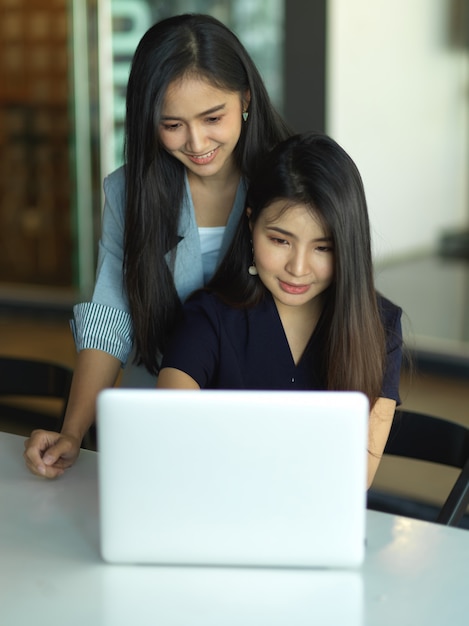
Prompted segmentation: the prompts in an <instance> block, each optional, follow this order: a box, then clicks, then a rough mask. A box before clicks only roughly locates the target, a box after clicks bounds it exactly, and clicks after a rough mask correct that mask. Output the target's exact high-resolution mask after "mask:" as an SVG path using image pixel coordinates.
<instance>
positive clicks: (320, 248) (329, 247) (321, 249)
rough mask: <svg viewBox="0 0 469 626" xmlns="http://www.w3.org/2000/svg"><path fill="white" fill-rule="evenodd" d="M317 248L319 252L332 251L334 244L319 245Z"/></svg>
mask: <svg viewBox="0 0 469 626" xmlns="http://www.w3.org/2000/svg"><path fill="white" fill-rule="evenodd" d="M316 250H317V251H318V252H332V250H333V248H332V246H318V247H317V248H316Z"/></svg>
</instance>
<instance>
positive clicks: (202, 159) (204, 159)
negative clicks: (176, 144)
mask: <svg viewBox="0 0 469 626" xmlns="http://www.w3.org/2000/svg"><path fill="white" fill-rule="evenodd" d="M216 152H217V148H215V149H214V150H210V152H206V153H205V154H200V155H197V154H186V156H187V158H188V159H189V160H190V161H192V162H193V163H197V164H198V165H205V164H206V163H210V162H211V161H212V160H213V159H214V157H215V154H216Z"/></svg>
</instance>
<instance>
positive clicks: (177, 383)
mask: <svg viewBox="0 0 469 626" xmlns="http://www.w3.org/2000/svg"><path fill="white" fill-rule="evenodd" d="M156 387H157V389H200V387H199V385H198V384H197V383H196V382H195V380H194V379H193V378H192V377H191V376H189V375H188V374H186V373H185V372H182V371H181V370H177V369H175V368H174V367H164V368H163V369H162V370H161V372H160V373H159V375H158V382H157V385H156Z"/></svg>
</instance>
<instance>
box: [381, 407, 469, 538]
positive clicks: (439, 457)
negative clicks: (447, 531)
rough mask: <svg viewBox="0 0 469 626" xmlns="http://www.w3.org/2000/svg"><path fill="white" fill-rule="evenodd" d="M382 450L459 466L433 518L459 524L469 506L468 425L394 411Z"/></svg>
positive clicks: (387, 452)
mask: <svg viewBox="0 0 469 626" xmlns="http://www.w3.org/2000/svg"><path fill="white" fill-rule="evenodd" d="M384 453H385V454H390V455H393V456H401V457H405V458H410V459H417V460H421V461H429V462H432V463H439V464H442V465H448V466H451V467H456V468H458V469H460V470H461V472H460V474H459V475H458V478H457V480H456V482H455V483H454V485H453V488H452V489H451V491H450V494H449V496H448V497H447V499H446V501H445V503H444V504H443V507H442V508H441V510H440V511H439V513H438V516H437V518H436V520H435V521H436V522H438V523H440V524H445V525H449V526H457V525H459V523H460V521H461V518H462V517H463V515H464V513H465V512H466V509H467V507H468V505H469V428H468V427H466V426H464V425H462V424H458V423H456V422H451V421H449V420H446V419H442V418H439V417H433V416H431V415H425V414H423V413H416V412H414V411H406V410H397V411H396V415H395V417H394V421H393V425H392V428H391V432H390V434H389V438H388V442H387V444H386V447H385V449H384ZM370 508H371V507H370Z"/></svg>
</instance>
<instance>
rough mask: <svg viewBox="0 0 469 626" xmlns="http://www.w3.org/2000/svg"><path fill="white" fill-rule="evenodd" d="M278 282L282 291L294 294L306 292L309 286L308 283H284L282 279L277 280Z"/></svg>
mask: <svg viewBox="0 0 469 626" xmlns="http://www.w3.org/2000/svg"><path fill="white" fill-rule="evenodd" d="M279 284H280V288H281V289H282V291H285V292H286V293H291V294H295V295H301V294H303V293H306V292H307V291H308V289H309V287H310V286H309V285H292V284H291V283H285V282H284V281H283V280H279Z"/></svg>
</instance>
